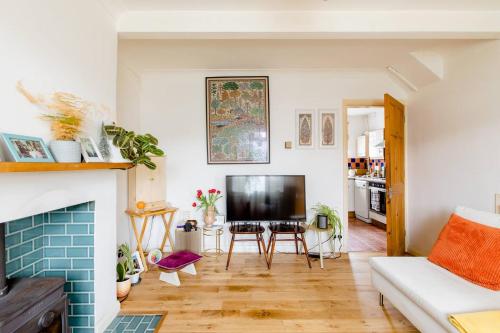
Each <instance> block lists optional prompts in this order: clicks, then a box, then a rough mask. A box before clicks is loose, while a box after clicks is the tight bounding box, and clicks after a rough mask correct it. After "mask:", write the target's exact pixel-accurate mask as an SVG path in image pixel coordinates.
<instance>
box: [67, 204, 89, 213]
mask: <svg viewBox="0 0 500 333" xmlns="http://www.w3.org/2000/svg"><path fill="white" fill-rule="evenodd" d="M88 210H89V203H88V202H85V203H82V204H78V205H74V206H70V207H66V211H67V212H82V211H83V212H86V211H88Z"/></svg>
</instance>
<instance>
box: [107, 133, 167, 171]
mask: <svg viewBox="0 0 500 333" xmlns="http://www.w3.org/2000/svg"><path fill="white" fill-rule="evenodd" d="M104 130H105V132H106V134H107V135H109V136H112V137H113V145H115V146H116V147H118V148H119V149H120V154H121V155H122V157H123V158H125V159H128V160H130V161H131V162H132V163H133V164H134V165H138V164H144V165H145V166H146V167H148V168H149V169H151V170H154V169H156V164H155V163H153V161H151V157H150V156H151V155H153V156H163V155H164V154H165V153H164V152H163V150H161V149H160V148H158V139H157V138H155V137H154V136H152V135H151V134H144V135H141V134H136V133H135V132H134V131H127V130H126V129H124V128H123V127H119V126H116V125H105V126H104Z"/></svg>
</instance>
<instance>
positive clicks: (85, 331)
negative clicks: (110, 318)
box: [71, 325, 95, 333]
mask: <svg viewBox="0 0 500 333" xmlns="http://www.w3.org/2000/svg"><path fill="white" fill-rule="evenodd" d="M89 326H90V327H73V328H72V330H71V332H72V333H95V331H94V329H93V328H92V327H93V326H94V325H89Z"/></svg>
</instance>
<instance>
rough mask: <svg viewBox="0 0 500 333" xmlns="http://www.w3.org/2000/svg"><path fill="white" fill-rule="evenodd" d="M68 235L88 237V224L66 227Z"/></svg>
mask: <svg viewBox="0 0 500 333" xmlns="http://www.w3.org/2000/svg"><path fill="white" fill-rule="evenodd" d="M66 232H67V233H68V235H86V234H88V233H89V226H88V224H68V225H67V226H66Z"/></svg>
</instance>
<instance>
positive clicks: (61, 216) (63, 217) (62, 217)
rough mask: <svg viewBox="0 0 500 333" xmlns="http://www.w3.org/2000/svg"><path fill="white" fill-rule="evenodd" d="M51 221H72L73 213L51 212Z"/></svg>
mask: <svg viewBox="0 0 500 333" xmlns="http://www.w3.org/2000/svg"><path fill="white" fill-rule="evenodd" d="M49 222H50V223H71V213H50V214H49Z"/></svg>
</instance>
